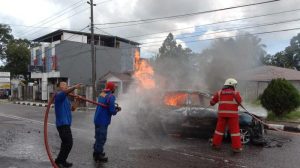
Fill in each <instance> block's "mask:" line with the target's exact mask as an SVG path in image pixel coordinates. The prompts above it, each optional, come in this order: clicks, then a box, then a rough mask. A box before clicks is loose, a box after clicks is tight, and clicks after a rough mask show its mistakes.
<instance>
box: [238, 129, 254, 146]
mask: <svg viewBox="0 0 300 168" xmlns="http://www.w3.org/2000/svg"><path fill="white" fill-rule="evenodd" d="M240 134H241V142H242V144H243V145H245V144H249V143H250V141H251V137H252V129H251V128H248V127H245V128H240Z"/></svg>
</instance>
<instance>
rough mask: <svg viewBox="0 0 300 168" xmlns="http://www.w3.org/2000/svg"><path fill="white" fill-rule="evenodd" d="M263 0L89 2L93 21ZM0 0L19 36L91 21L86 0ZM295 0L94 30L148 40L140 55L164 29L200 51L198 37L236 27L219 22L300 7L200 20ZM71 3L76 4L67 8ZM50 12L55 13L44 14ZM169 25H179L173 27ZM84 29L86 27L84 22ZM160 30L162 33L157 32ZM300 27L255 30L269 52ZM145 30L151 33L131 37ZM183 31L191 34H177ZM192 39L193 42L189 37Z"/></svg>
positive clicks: (292, 4) (202, 44)
mask: <svg viewBox="0 0 300 168" xmlns="http://www.w3.org/2000/svg"><path fill="white" fill-rule="evenodd" d="M263 1H268V0H94V3H96V4H97V6H96V7H95V8H94V10H95V12H94V17H95V23H96V24H101V23H107V22H118V21H128V20H137V19H148V18H156V17H163V16H171V15H179V14H186V13H193V12H200V11H207V10H214V9H220V8H226V7H232V6H237V5H245V4H250V3H255V2H263ZM0 2H1V3H0V4H1V5H0V23H6V24H9V25H10V26H11V28H12V30H13V34H14V36H16V37H19V38H28V39H34V38H36V37H39V36H41V35H43V34H45V33H49V32H51V31H54V30H56V29H58V28H62V29H70V30H81V29H83V28H84V27H86V26H87V25H89V22H90V20H89V17H90V11H89V6H88V4H87V3H86V0H82V1H79V0H0ZM299 2H300V0H281V1H279V2H273V3H269V4H263V5H257V6H251V7H244V8H237V9H232V10H226V11H221V12H213V13H208V14H201V15H196V16H190V17H184V18H177V19H169V20H163V21H159V22H151V23H147V24H138V25H131V26H123V27H116V26H119V25H97V29H95V31H96V33H109V34H112V35H116V36H120V37H125V38H127V37H128V38H129V39H131V40H134V41H137V42H141V43H147V44H145V45H142V56H144V57H149V56H151V55H154V54H155V53H156V52H157V51H158V48H159V47H160V45H161V43H162V41H163V40H164V38H165V37H166V35H167V34H168V33H166V32H168V31H170V32H172V33H173V34H175V37H176V38H178V42H179V43H181V44H182V45H183V46H184V47H190V48H191V49H192V50H193V51H195V52H201V50H202V49H204V48H206V47H209V45H210V43H211V41H197V40H199V39H202V40H203V39H209V38H216V37H224V36H232V35H235V34H236V33H238V32H237V31H231V32H223V33H215V31H216V30H219V31H220V30H222V29H224V28H232V27H245V26H253V25H257V24H267V23H273V22H280V21H287V20H295V19H299V20H300V10H299V11H294V12H289V13H284V14H279V15H272V16H268V17H260V18H254V19H246V20H242V21H235V22H227V23H223V24H215V25H210V26H204V25H205V24H208V23H214V22H220V21H224V20H232V19H238V18H244V17H251V16H255V15H262V14H268V13H274V12H281V11H289V10H294V9H297V8H299V9H300V6H299ZM75 3H76V4H75ZM72 4H75V5H73V6H72V8H69V7H70V6H71V5H72ZM55 14H56V17H52V19H48V20H45V19H47V18H49V17H51V16H53V15H55ZM59 15H60V16H59ZM43 20H44V21H43ZM299 23H300V21H294V22H289V23H285V24H277V25H272V26H265V27H257V28H252V29H244V30H243V31H248V32H251V33H258V32H265V31H274V30H281V29H288V28H297V27H300V26H299ZM201 25H202V26H201ZM297 25H298V26H297ZM24 26H33V27H43V28H33V27H24ZM112 27H114V28H112ZM184 28H186V29H184ZM174 29H181V30H180V31H178V30H177V31H174ZM84 31H89V30H88V28H86V29H84ZM159 32H165V33H161V34H157V33H159ZM299 32H300V29H299V30H294V31H288V32H280V33H272V34H264V35H259V37H260V38H262V42H263V43H264V44H266V45H267V48H266V50H267V52H268V53H270V54H274V53H276V52H278V51H281V50H283V49H284V48H285V47H286V46H288V44H289V40H290V39H291V37H292V36H294V35H296V34H297V33H299ZM154 33H156V34H154ZM145 34H152V35H149V36H141V37H131V36H140V35H145ZM196 35H199V36H196ZM186 36H194V37H188V38H182V37H186ZM195 40H196V41H197V42H190V41H195ZM143 46H144V47H143Z"/></svg>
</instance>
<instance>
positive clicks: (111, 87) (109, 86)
mask: <svg viewBox="0 0 300 168" xmlns="http://www.w3.org/2000/svg"><path fill="white" fill-rule="evenodd" d="M115 88H116V85H115V84H114V83H113V82H107V83H106V86H105V90H109V91H114V90H115Z"/></svg>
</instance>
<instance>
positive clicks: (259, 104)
mask: <svg viewBox="0 0 300 168" xmlns="http://www.w3.org/2000/svg"><path fill="white" fill-rule="evenodd" d="M251 105H253V106H261V103H260V100H259V99H256V100H254V101H252V102H251Z"/></svg>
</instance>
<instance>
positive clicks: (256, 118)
mask: <svg viewBox="0 0 300 168" xmlns="http://www.w3.org/2000/svg"><path fill="white" fill-rule="evenodd" d="M239 105H240V106H241V107H242V108H243V109H244V110H245V112H246V113H247V114H249V115H250V116H252V117H253V118H254V119H255V120H256V121H258V122H260V123H261V124H263V125H264V126H266V127H268V128H269V129H272V130H275V131H278V132H283V133H289V134H295V135H299V133H294V132H290V131H284V130H281V129H278V128H276V127H272V126H270V125H269V124H268V123H266V122H264V121H263V120H261V119H259V118H258V117H256V116H255V115H254V114H252V113H250V112H249V111H248V110H247V109H246V108H245V107H244V106H243V105H242V104H240V103H239Z"/></svg>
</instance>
